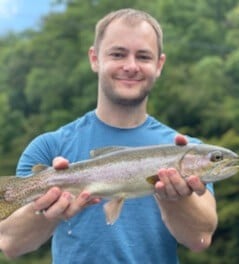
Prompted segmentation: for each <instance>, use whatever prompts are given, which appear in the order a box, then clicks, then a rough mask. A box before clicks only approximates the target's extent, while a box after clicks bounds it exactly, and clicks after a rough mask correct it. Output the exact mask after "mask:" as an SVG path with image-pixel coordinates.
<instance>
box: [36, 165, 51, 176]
mask: <svg viewBox="0 0 239 264" xmlns="http://www.w3.org/2000/svg"><path fill="white" fill-rule="evenodd" d="M48 168H49V167H48V166H46V165H44V164H37V165H35V166H33V167H32V172H33V173H34V174H36V173H39V172H41V171H44V170H46V169H48Z"/></svg>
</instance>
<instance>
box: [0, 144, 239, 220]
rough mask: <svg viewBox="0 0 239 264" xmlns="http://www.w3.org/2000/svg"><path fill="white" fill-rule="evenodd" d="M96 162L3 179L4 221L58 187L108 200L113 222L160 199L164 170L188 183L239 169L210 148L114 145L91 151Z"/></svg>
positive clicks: (229, 155)
mask: <svg viewBox="0 0 239 264" xmlns="http://www.w3.org/2000/svg"><path fill="white" fill-rule="evenodd" d="M90 156H91V157H90V158H89V159H87V160H82V161H78V162H75V163H71V164H69V167H68V168H66V169H61V170H59V169H58V170H56V169H54V168H53V167H49V166H46V165H42V164H37V165H35V166H34V167H33V169H32V173H31V174H30V175H28V176H27V177H16V176H1V177H0V219H1V220H3V219H5V218H7V217H8V216H9V215H11V214H12V213H13V212H14V211H16V210H17V209H19V208H20V207H22V206H24V205H26V204H28V203H30V202H33V201H34V200H36V199H37V198H39V197H41V196H42V195H44V194H45V193H46V192H47V191H48V190H49V189H50V188H51V187H53V186H58V187H60V188H61V189H62V190H66V191H69V192H71V193H72V194H74V195H77V194H79V193H80V192H82V191H83V190H84V191H88V192H89V193H90V194H91V196H92V197H100V198H102V199H103V200H104V205H103V209H104V212H105V215H106V222H107V224H114V223H115V221H116V220H117V219H118V218H119V216H120V212H121V210H122V207H123V204H124V201H125V200H126V199H131V198H137V197H142V196H147V195H155V187H154V185H155V183H156V182H157V181H158V180H159V179H158V176H157V174H158V171H159V169H160V168H175V169H176V170H177V171H178V172H179V173H180V175H181V177H183V178H184V179H186V178H187V177H189V176H190V175H197V176H198V177H200V179H201V181H202V182H204V183H205V184H206V183H209V182H212V183H213V182H217V181H220V180H224V179H226V178H229V177H231V176H233V175H235V174H237V172H238V171H239V156H238V155H237V154H236V153H235V152H233V151H231V150H230V149H227V148H224V147H220V146H216V145H209V144H187V145H184V146H178V145H173V144H163V145H151V146H143V147H124V146H110V147H104V148H100V149H96V150H92V151H91V152H90Z"/></svg>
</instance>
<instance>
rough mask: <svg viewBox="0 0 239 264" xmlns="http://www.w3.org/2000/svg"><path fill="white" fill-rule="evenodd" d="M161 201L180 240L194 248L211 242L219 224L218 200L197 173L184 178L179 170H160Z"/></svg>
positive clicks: (159, 196) (166, 220) (159, 189)
mask: <svg viewBox="0 0 239 264" xmlns="http://www.w3.org/2000/svg"><path fill="white" fill-rule="evenodd" d="M159 179H160V181H159V182H158V183H156V189H157V195H156V197H157V201H158V204H159V207H160V209H161V213H162V218H163V220H164V222H165V224H166V226H167V227H168V229H169V230H170V232H171V233H172V234H173V236H174V237H175V238H176V240H177V241H178V242H179V243H181V244H183V245H185V246H186V247H188V248H190V249H191V250H193V251H201V250H203V249H206V248H208V247H209V246H210V244H211V239H212V235H213V233H214V231H215V229H216V226H217V213H216V202H215V199H214V197H213V195H212V194H211V193H210V192H209V191H208V190H206V188H205V186H204V184H203V183H202V182H201V181H200V179H199V178H198V177H197V176H190V177H189V178H188V180H187V181H185V180H183V179H182V178H181V176H180V175H179V174H178V172H177V171H176V170H175V169H168V170H167V169H162V170H160V171H159Z"/></svg>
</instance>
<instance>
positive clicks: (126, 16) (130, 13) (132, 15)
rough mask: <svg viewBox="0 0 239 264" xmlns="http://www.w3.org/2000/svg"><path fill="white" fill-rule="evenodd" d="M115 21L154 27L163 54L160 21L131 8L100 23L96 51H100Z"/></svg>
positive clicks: (159, 52) (120, 11)
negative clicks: (146, 24)
mask: <svg viewBox="0 0 239 264" xmlns="http://www.w3.org/2000/svg"><path fill="white" fill-rule="evenodd" d="M115 19H123V20H124V21H127V23H130V24H133V25H135V24H136V23H138V22H140V21H146V22H148V23H149V24H150V25H151V26H152V27H153V29H154V31H155V33H156V36H157V42H158V54H159V55H160V54H161V53H162V49H163V32H162V28H161V26H160V24H159V23H158V21H157V20H156V19H155V18H153V17H152V16H151V15H149V14H148V13H146V12H144V11H140V10H135V9H131V8H126V9H119V10H118V11H114V12H111V13H109V14H108V15H106V16H105V17H103V18H102V19H101V20H99V21H98V23H97V24H96V28H95V40H94V47H95V49H96V51H99V47H100V43H101V41H102V39H103V38H104V34H105V31H106V28H107V27H108V25H109V24H110V23H111V22H112V21H113V20H115Z"/></svg>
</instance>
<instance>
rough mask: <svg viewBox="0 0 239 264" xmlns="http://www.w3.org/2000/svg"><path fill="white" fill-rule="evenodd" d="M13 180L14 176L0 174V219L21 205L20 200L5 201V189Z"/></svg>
mask: <svg viewBox="0 0 239 264" xmlns="http://www.w3.org/2000/svg"><path fill="white" fill-rule="evenodd" d="M15 180H16V177H15V176H0V220H3V219H5V218H7V217H8V216H9V215H10V214H12V213H13V212H14V211H15V210H17V209H18V208H20V207H21V204H20V201H7V199H6V191H7V189H8V187H9V186H10V185H11V184H14V181H15Z"/></svg>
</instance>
